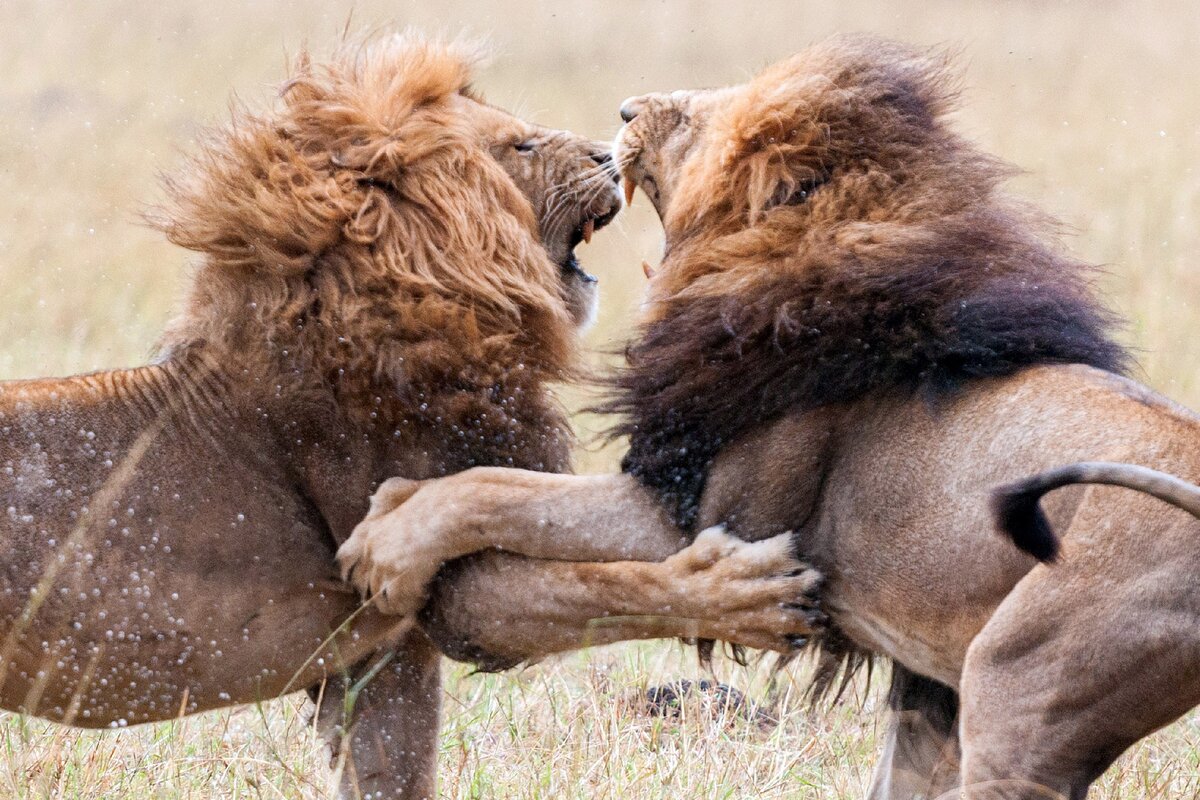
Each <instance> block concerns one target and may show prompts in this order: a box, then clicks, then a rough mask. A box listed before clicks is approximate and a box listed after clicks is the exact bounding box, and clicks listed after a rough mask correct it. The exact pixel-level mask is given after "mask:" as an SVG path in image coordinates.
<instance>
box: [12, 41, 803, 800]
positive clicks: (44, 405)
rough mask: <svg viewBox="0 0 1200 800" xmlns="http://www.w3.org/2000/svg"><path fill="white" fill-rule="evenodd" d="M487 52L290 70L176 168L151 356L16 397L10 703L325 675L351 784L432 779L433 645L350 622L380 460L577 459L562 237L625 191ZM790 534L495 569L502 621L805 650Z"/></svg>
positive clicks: (128, 697)
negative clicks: (496, 89)
mask: <svg viewBox="0 0 1200 800" xmlns="http://www.w3.org/2000/svg"><path fill="white" fill-rule="evenodd" d="M472 58H473V57H472V56H471V54H470V52H468V50H467V49H465V48H464V47H461V46H443V45H439V44H434V43H429V42H424V41H421V40H419V39H417V38H414V37H411V36H383V37H377V38H374V39H372V40H371V41H369V42H367V43H363V44H354V45H346V46H344V47H343V49H342V50H341V51H340V52H338V54H337V55H336V56H335V57H334V58H333V59H332V60H331V61H330V62H329V63H326V64H323V65H320V66H317V65H313V64H311V63H310V62H309V60H308V58H307V57H305V58H302V59H301V60H300V62H299V64H298V66H297V68H296V71H295V73H294V75H293V76H292V77H291V79H290V80H289V81H287V83H285V84H284V85H283V88H282V89H281V92H280V101H279V103H278V107H277V108H276V109H275V110H273V111H271V112H269V113H264V114H262V115H253V114H250V113H246V112H241V113H238V114H237V115H236V117H235V119H234V121H233V123H232V124H231V125H229V126H227V127H225V128H224V129H221V130H219V131H215V132H214V133H213V134H212V135H211V136H210V137H209V140H208V143H207V146H206V147H205V148H204V150H203V151H202V152H201V154H200V155H199V156H197V157H196V158H195V159H194V160H193V161H192V162H191V163H190V165H189V166H188V168H187V170H186V171H185V172H183V174H181V175H178V176H175V177H173V178H172V179H171V180H170V190H171V191H170V194H171V197H172V201H173V202H172V204H171V205H170V207H169V208H168V209H167V211H165V212H164V214H163V216H162V219H161V221H160V223H161V227H162V228H163V229H164V230H165V231H166V233H167V235H168V236H169V238H170V239H171V240H172V241H173V242H175V243H177V244H179V245H182V246H183V247H186V248H188V249H190V250H193V251H196V252H197V253H199V254H201V257H200V261H199V264H198V266H197V270H196V273H195V277H194V280H193V282H192V285H191V289H190V293H189V295H188V298H187V301H186V305H185V307H184V310H183V313H182V314H181V315H180V316H179V318H178V319H176V320H175V321H174V322H173V324H172V325H171V327H170V329H169V330H168V331H167V333H166V334H165V336H164V339H163V343H162V348H161V353H160V355H159V357H158V358H157V359H156V360H155V362H154V363H153V364H151V365H149V366H144V367H140V368H136V369H127V370H116V371H111V372H102V373H96V374H91V375H83V376H78V377H73V378H65V379H44V380H30V381H14V382H8V383H4V384H2V385H0V431H2V433H3V436H2V437H0V462H2V464H0V465H2V467H3V471H2V472H0V506H2V507H3V508H6V509H7V512H6V513H5V515H4V517H3V521H2V522H0V524H2V525H3V538H2V545H0V556H2V558H3V565H4V566H3V577H2V578H0V619H2V620H3V633H2V635H0V704H2V706H3V708H5V709H10V710H14V711H22V712H25V713H29V714H35V715H37V716H41V717H45V718H48V719H52V720H57V721H62V722H67V723H73V724H76V725H83V726H89V727H104V726H124V725H128V724H135V723H140V722H147V721H152V720H163V719H169V718H172V717H175V716H177V715H180V714H184V713H191V712H195V711H201V710H204V709H211V708H217V707H220V706H227V705H230V704H233V703H246V702H253V701H258V700H263V699H267V698H271V697H275V696H278V695H280V694H281V693H284V692H287V691H293V690H298V689H304V688H309V687H314V686H316V685H318V684H319V683H320V682H321V681H322V680H323V679H326V678H330V679H331V680H329V681H328V682H327V683H326V684H325V688H324V695H323V698H322V700H323V702H322V704H321V706H320V717H319V720H318V722H319V725H320V727H321V728H322V730H323V731H324V732H325V733H326V734H327V735H328V736H329V737H330V738H331V739H334V740H340V742H341V743H342V745H344V746H343V747H341V751H342V752H343V753H346V754H347V755H348V756H349V761H348V763H347V765H346V769H345V771H344V773H343V778H342V782H341V789H340V791H341V793H342V794H343V795H346V796H355V797H356V796H358V795H359V794H360V793H361V794H363V795H367V796H370V797H375V798H382V797H400V796H403V797H412V798H416V797H422V798H428V797H432V796H433V793H434V769H433V756H434V753H435V748H436V731H437V717H438V706H439V699H440V687H439V682H438V676H439V672H438V670H439V654H438V653H437V651H436V650H435V649H434V648H433V647H432V646H431V644H430V642H429V640H428V639H427V638H426V637H425V635H424V634H423V633H421V632H420V631H419V630H410V629H409V623H408V621H407V620H402V619H396V618H390V617H387V616H385V615H383V614H380V613H378V612H377V611H375V610H373V609H367V610H363V611H361V612H360V611H359V606H360V604H359V599H358V596H357V594H356V593H354V592H353V591H352V590H351V589H350V588H349V587H347V586H345V585H344V584H343V583H342V582H341V581H340V580H339V579H338V576H337V572H336V569H335V565H334V552H335V548H336V547H337V545H338V543H339V542H341V541H343V540H344V539H345V538H346V537H347V536H349V534H350V531H351V529H352V527H353V526H354V525H355V524H356V523H357V522H358V521H359V520H360V519H362V517H363V515H364V514H365V513H366V512H367V508H368V498H369V496H370V493H371V492H372V491H373V490H374V489H375V488H376V487H377V486H378V485H379V484H380V482H381V481H383V479H384V478H386V477H388V476H392V475H407V476H412V477H417V478H429V477H434V476H440V475H445V474H448V473H451V472H454V471H456V470H460V469H464V468H467V467H471V466H474V465H478V464H496V465H511V466H519V467H523V468H526V469H530V470H544V471H550V472H553V471H561V470H564V469H566V468H567V466H568V450H569V447H570V445H571V443H572V440H571V435H570V433H569V429H568V427H567V425H566V422H565V419H564V416H563V412H562V411H561V410H560V407H559V405H558V404H557V402H556V401H555V399H554V398H553V397H552V396H551V394H550V392H549V389H548V385H549V384H550V383H551V382H555V381H561V380H563V379H566V378H569V377H571V376H572V375H573V374H574V371H575V364H574V358H575V351H576V347H577V344H576V328H577V326H578V324H580V323H581V322H582V321H583V320H584V319H585V318H586V317H587V316H588V314H589V312H590V308H591V305H592V297H593V294H594V285H593V284H594V279H593V278H591V277H590V276H589V275H587V274H586V273H585V272H583V271H582V269H580V267H579V265H578V263H577V262H576V260H575V257H574V248H575V245H576V244H578V243H579V241H580V240H581V239H586V238H589V237H590V236H591V233H592V232H593V231H594V230H595V228H597V227H600V226H602V225H603V224H605V223H606V222H607V221H608V220H609V219H611V218H612V216H613V215H614V214H615V213H616V211H617V209H618V208H619V205H620V198H619V196H618V194H617V190H616V185H617V184H616V181H615V180H614V173H613V169H612V166H611V164H610V163H609V156H608V151H607V146H603V145H597V144H595V143H593V142H590V141H588V140H586V139H583V138H581V137H579V136H575V135H572V134H569V133H566V132H563V131H555V130H549V129H546V128H541V127H538V126H534V125H530V124H527V123H525V122H522V121H521V120H519V119H516V118H514V117H512V116H510V115H508V114H506V113H504V112H502V111H500V110H498V109H495V108H493V107H491V106H488V105H487V104H485V103H483V102H482V101H481V100H480V99H479V98H478V96H477V95H475V94H474V93H473V92H472V91H471V89H470V86H469V81H470V69H471V62H472ZM625 538H626V539H627V540H628V547H627V548H626V549H625V550H624V551H623V553H624V555H625V556H626V557H628V558H640V557H653V556H655V555H658V551H656V550H654V549H653V548H642V547H640V546H639V545H638V544H637V541H636V537H634V536H633V530H632V529H631V530H630V531H629V532H628V535H626V537H625ZM680 542H682V537H678V541H677V544H679V543H680ZM675 549H677V548H675ZM787 550H788V547H787V543H786V540H781V541H780V542H777V543H776V544H775V545H771V546H768V547H766V548H764V547H761V546H758V545H747V544H746V543H740V542H738V541H737V540H734V539H732V538H729V537H724V538H722V537H720V536H716V535H713V536H710V537H709V541H707V542H705V543H702V544H701V546H699V547H694V548H690V549H689V550H687V551H685V552H684V553H681V554H680V555H678V556H676V557H674V558H672V559H670V560H668V561H666V562H664V563H661V564H641V563H639V564H633V565H623V564H586V563H582V564H566V563H562V562H554V563H549V564H544V565H541V564H538V563H537V562H534V561H528V560H516V559H508V560H506V561H505V560H502V559H501V560H500V562H501V563H502V565H503V572H504V576H505V577H504V579H503V581H504V585H505V586H506V587H507V588H506V590H505V594H504V601H503V602H504V605H505V607H506V608H507V609H508V610H510V611H513V612H514V613H516V614H518V615H521V617H522V620H523V625H521V626H518V627H517V628H516V629H514V630H513V631H511V632H509V633H508V634H507V635H508V636H510V637H511V638H512V640H513V641H516V642H520V641H522V639H525V640H526V642H525V644H523V645H521V646H522V647H525V648H526V649H535V648H542V649H545V647H546V644H545V643H544V641H543V638H542V635H541V631H543V630H545V629H546V628H547V627H549V626H551V625H552V624H553V623H554V622H556V620H555V619H553V618H547V617H546V614H545V610H544V609H543V607H542V606H541V605H540V602H541V600H540V596H539V592H540V591H541V588H542V587H543V586H553V585H554V584H555V582H556V581H557V582H558V583H559V584H561V585H562V586H564V587H566V588H565V589H564V590H563V591H562V592H561V593H560V595H559V597H560V599H563V600H564V602H565V600H566V599H567V598H569V597H570V592H571V591H572V589H573V587H577V586H582V585H586V584H588V583H591V584H597V583H603V584H604V585H606V586H607V587H608V595H607V597H606V602H607V604H608V605H607V607H606V608H598V609H593V610H594V612H595V613H594V614H593V616H604V615H605V613H606V612H607V613H616V614H621V615H628V616H626V617H624V618H623V619H621V620H619V621H617V622H615V623H614V624H613V625H612V626H611V627H610V628H607V629H606V632H605V635H607V636H614V637H620V638H625V637H629V638H636V637H646V636H660V635H668V636H679V635H689V634H691V635H704V636H719V637H722V638H725V637H729V638H732V639H734V640H737V639H739V637H742V636H744V641H745V643H746V644H750V645H756V646H775V647H777V648H779V649H787V648H788V647H789V646H790V645H789V642H788V638H789V636H790V635H794V634H800V633H803V632H805V630H806V627H805V625H804V624H802V623H803V619H804V618H803V615H802V614H801V613H793V612H792V611H790V610H788V609H781V608H780V607H779V604H780V601H781V600H783V599H787V598H788V597H790V596H792V595H794V594H795V593H796V592H797V590H798V587H800V588H801V589H802V586H801V584H802V583H803V581H804V580H808V578H807V577H805V578H801V577H797V576H795V575H792V574H790V573H792V572H793V571H796V570H797V569H798V565H797V564H796V562H795V561H793V560H792V559H791V558H790V557H789V556H788V553H787ZM579 552H580V551H579V550H578V548H577V549H576V550H574V551H567V552H566V557H572V555H579ZM584 555H586V554H584ZM605 555H609V551H605ZM489 563H491V562H488V561H487V560H486V559H481V560H480V561H479V564H480V566H479V568H480V569H492V570H493V571H494V569H495V564H494V563H493V564H492V565H491V566H489ZM805 575H808V573H805ZM809 577H811V576H809ZM729 580H741V581H742V583H743V584H744V586H745V589H746V591H745V593H744V596H743V597H742V598H741V605H738V606H730V605H728V604H725V602H724V597H725V595H724V593H723V592H717V591H715V589H717V588H719V587H721V586H722V585H723V584H724V583H725V582H727V581H729ZM462 601H463V602H466V603H467V604H468V605H471V603H472V601H470V600H469V599H468V598H462ZM666 610H675V611H677V612H678V614H679V616H681V617H682V616H688V617H691V619H690V620H688V619H676V618H664V617H662V616H661V615H662V613H663V612H664V611H666ZM477 611H479V613H480V614H481V616H486V613H487V610H486V609H477ZM735 612H740V613H741V616H740V619H739V625H740V627H737V628H731V627H730V625H729V622H728V619H729V617H730V615H731V614H734V613H735ZM647 614H652V615H658V616H655V617H653V618H645V619H637V618H635V615H647ZM590 635H591V631H590V628H589V626H588V625H587V624H586V623H579V624H577V625H575V626H574V627H559V628H558V629H557V630H556V632H555V637H557V638H558V639H566V640H569V641H570V642H571V643H573V644H574V645H578V644H581V643H586V642H587V641H588V639H589V636H590ZM529 637H534V638H533V639H532V640H529ZM369 675H373V676H374V677H373V679H372V680H370V681H367V680H366V677H367V676H369ZM364 684H365V688H364ZM350 688H352V689H353V690H354V693H353V694H357V703H356V704H355V705H354V710H355V713H356V717H355V721H354V725H353V728H352V732H351V734H350V735H348V736H342V733H343V732H344V731H346V730H347V727H348V726H349V725H350V723H351V720H349V719H347V718H346V717H345V715H344V713H343V712H344V710H345V708H346V707H347V705H348V704H349V701H348V700H347V699H346V697H348V696H349V697H352V696H353V694H348V692H347V690H348V689H350ZM339 737H340V738H339Z"/></svg>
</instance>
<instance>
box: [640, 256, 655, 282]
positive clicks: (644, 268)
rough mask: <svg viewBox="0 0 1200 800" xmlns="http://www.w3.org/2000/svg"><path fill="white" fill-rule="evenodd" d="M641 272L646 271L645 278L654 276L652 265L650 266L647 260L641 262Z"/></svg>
mask: <svg viewBox="0 0 1200 800" xmlns="http://www.w3.org/2000/svg"><path fill="white" fill-rule="evenodd" d="M642 272H644V273H646V280H649V279H650V278H653V277H654V267H652V266H650V262H649V261H643V262H642Z"/></svg>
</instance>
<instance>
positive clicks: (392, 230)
mask: <svg viewBox="0 0 1200 800" xmlns="http://www.w3.org/2000/svg"><path fill="white" fill-rule="evenodd" d="M476 60H477V54H476V50H475V49H473V48H471V47H470V46H466V45H462V44H443V43H437V42H431V41H426V40H423V39H421V38H419V37H416V36H414V35H411V34H403V35H387V36H381V37H373V38H371V39H369V40H366V41H364V42H357V43H350V44H345V45H343V46H342V47H341V48H340V49H339V50H338V51H337V52H336V53H335V54H334V56H333V57H332V58H331V59H330V60H329V61H328V62H326V63H324V64H322V65H319V66H314V64H313V63H312V60H311V59H310V57H309V55H308V53H307V52H304V53H302V54H301V55H300V56H299V58H298V59H297V60H296V63H295V66H294V68H293V74H292V75H291V77H290V78H289V79H288V80H287V81H286V82H285V83H284V84H283V85H282V87H281V89H280V91H279V100H278V102H277V103H276V106H277V107H276V108H275V109H273V110H271V111H269V112H265V113H259V114H255V113H251V112H249V111H247V110H245V109H238V110H236V111H235V112H234V115H233V119H232V121H231V122H230V123H229V124H228V125H226V126H224V127H222V128H220V129H217V130H214V131H212V132H210V133H209V134H208V136H207V137H206V138H205V140H204V142H203V146H202V149H201V151H200V153H199V155H197V156H195V157H193V158H192V159H191V160H190V161H189V163H188V164H187V168H186V169H185V170H184V171H183V173H182V174H181V175H177V176H172V177H170V178H168V179H167V180H166V188H167V192H168V196H169V199H170V202H169V204H168V206H167V207H166V208H165V209H163V210H162V211H160V212H158V213H157V214H156V215H154V217H153V218H152V222H153V224H155V225H156V226H157V227H159V228H161V229H162V230H163V231H164V232H165V233H166V234H167V236H168V238H169V239H170V240H171V241H172V242H174V243H175V244H178V245H180V246H182V247H185V248H187V249H189V250H193V251H196V252H198V253H200V254H201V255H202V260H201V262H200V265H199V269H198V271H197V274H196V276H195V279H194V282H193V285H192V287H191V291H190V295H189V297H188V300H187V303H186V306H185V309H184V311H183V313H182V315H181V316H180V318H179V319H178V320H176V321H175V322H174V323H173V324H172V326H171V327H170V329H169V331H168V333H167V334H166V336H165V338H164V342H163V346H164V348H165V349H166V350H167V351H171V352H176V351H180V350H183V349H187V348H189V347H192V346H195V345H198V344H204V345H206V346H209V347H210V348H215V349H216V350H217V351H218V352H222V353H229V354H235V355H236V356H237V357H238V358H240V359H241V360H242V361H246V362H249V363H251V364H252V365H254V367H255V368H259V369H266V370H268V374H269V375H273V376H292V382H293V383H296V382H299V383H308V384H311V383H313V382H314V381H315V382H316V383H318V384H321V385H322V386H321V388H329V389H333V390H334V392H335V395H336V396H337V398H338V400H339V405H344V406H346V407H347V408H350V409H351V410H353V409H355V408H358V409H367V408H370V409H372V411H373V412H377V411H378V410H379V409H378V408H376V406H378V404H379V402H380V399H379V398H380V397H382V398H385V399H386V398H388V397H390V396H391V395H393V394H395V393H396V392H397V390H399V393H400V394H401V395H405V396H407V397H408V398H409V399H412V398H413V397H416V396H418V395H419V394H420V392H421V389H420V387H422V386H444V385H446V384H447V382H449V383H450V384H451V385H456V386H459V387H464V388H465V387H474V388H485V387H490V386H494V385H496V384H497V383H501V382H503V380H502V379H503V377H504V376H503V375H501V374H498V373H497V371H498V370H505V369H506V368H507V369H516V368H517V367H518V365H520V366H519V368H520V369H521V370H522V372H523V377H522V380H521V382H522V383H528V382H529V381H541V380H544V379H557V378H560V377H562V376H563V375H564V374H565V373H567V372H568V371H569V369H570V365H571V362H572V359H573V355H574V353H573V349H574V346H575V345H574V334H573V329H572V325H571V323H570V320H569V316H568V313H567V310H566V308H565V306H564V303H563V300H562V298H561V296H560V294H559V291H558V284H557V280H558V273H557V268H556V267H555V265H554V264H552V263H551V262H550V260H549V258H548V257H547V255H546V253H545V251H544V250H543V248H542V247H541V245H540V243H539V240H538V232H537V221H536V219H535V216H534V213H533V209H532V207H531V205H530V203H529V201H528V200H527V199H526V198H525V197H524V196H523V195H522V194H521V193H520V191H519V190H518V189H517V187H516V186H515V185H514V184H513V182H512V181H511V179H510V178H509V177H508V175H507V174H506V173H505V172H504V171H503V169H502V168H501V167H500V165H499V164H497V162H496V161H495V160H494V159H493V158H491V157H490V156H489V154H488V152H487V149H486V146H485V143H483V142H482V141H481V140H480V133H479V131H478V130H476V129H475V128H473V127H472V125H471V121H470V119H469V106H470V104H471V103H470V101H473V100H474V98H473V97H472V96H471V94H470V89H469V83H470V79H471V68H472V64H473V63H474V62H475V61H476ZM295 376H303V379H302V380H299V381H297V380H296V379H295ZM398 411H401V412H402V411H403V410H402V409H401V410H398Z"/></svg>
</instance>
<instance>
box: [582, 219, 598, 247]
mask: <svg viewBox="0 0 1200 800" xmlns="http://www.w3.org/2000/svg"><path fill="white" fill-rule="evenodd" d="M595 232H596V220H594V219H589V220H588V221H587V222H585V223H583V240H584V241H585V242H587V243H588V244H591V243H592V234H593V233H595Z"/></svg>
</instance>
